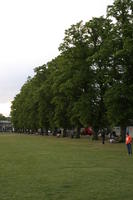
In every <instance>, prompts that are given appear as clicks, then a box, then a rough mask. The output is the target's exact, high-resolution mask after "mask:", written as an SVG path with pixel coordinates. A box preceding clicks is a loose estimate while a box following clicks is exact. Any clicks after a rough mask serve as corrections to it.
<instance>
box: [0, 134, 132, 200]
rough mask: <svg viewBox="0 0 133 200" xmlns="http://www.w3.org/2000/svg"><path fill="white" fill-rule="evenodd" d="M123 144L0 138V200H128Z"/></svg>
mask: <svg viewBox="0 0 133 200" xmlns="http://www.w3.org/2000/svg"><path fill="white" fill-rule="evenodd" d="M132 184H133V157H129V156H128V155H127V149H126V147H125V145H124V144H109V143H108V142H106V143H105V145H102V144H101V142H100V141H97V142H96V141H89V140H88V139H86V138H81V139H70V138H56V137H49V136H44V137H42V136H30V135H19V134H18V135H13V134H1V135H0V200H89V199H90V200H132V199H133V187H132Z"/></svg>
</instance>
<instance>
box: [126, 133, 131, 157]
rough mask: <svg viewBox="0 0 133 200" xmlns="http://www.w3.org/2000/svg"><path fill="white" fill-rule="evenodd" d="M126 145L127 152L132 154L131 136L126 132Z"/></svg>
mask: <svg viewBox="0 0 133 200" xmlns="http://www.w3.org/2000/svg"><path fill="white" fill-rule="evenodd" d="M126 145H127V150H128V154H129V155H132V137H131V135H129V133H127V134H126Z"/></svg>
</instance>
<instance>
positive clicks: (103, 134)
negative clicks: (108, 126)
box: [101, 129, 105, 144]
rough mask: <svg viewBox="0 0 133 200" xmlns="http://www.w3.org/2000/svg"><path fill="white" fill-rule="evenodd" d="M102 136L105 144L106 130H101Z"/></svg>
mask: <svg viewBox="0 0 133 200" xmlns="http://www.w3.org/2000/svg"><path fill="white" fill-rule="evenodd" d="M101 136H102V143H103V144H104V143H105V131H104V129H102V130H101Z"/></svg>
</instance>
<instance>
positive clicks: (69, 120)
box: [11, 0, 133, 138]
mask: <svg viewBox="0 0 133 200" xmlns="http://www.w3.org/2000/svg"><path fill="white" fill-rule="evenodd" d="M59 52H60V54H59V55H58V56H57V57H56V58H54V59H52V60H51V61H50V62H48V63H46V64H44V65H43V66H39V67H37V68H35V69H34V72H35V73H34V77H32V78H31V77H29V78H28V80H27V81H26V83H25V84H24V85H23V86H22V88H21V91H20V93H19V94H17V95H16V97H15V98H14V100H13V102H12V106H11V119H12V123H13V126H14V128H15V130H16V131H29V130H32V131H34V130H37V129H38V128H40V129H41V130H44V129H45V130H48V129H52V130H53V129H55V128H56V127H62V128H63V129H64V130H66V129H72V128H77V132H79V130H80V128H81V127H87V126H88V125H90V126H92V127H93V129H94V130H95V136H96V137H97V131H98V130H99V129H100V128H103V127H106V128H108V127H113V126H116V125H117V126H120V127H121V131H122V137H123V138H124V134H125V127H126V126H127V125H129V124H132V123H133V94H132V91H133V1H132V0H115V1H114V2H113V4H112V5H109V6H108V7H107V13H106V16H105V17H104V16H101V17H93V18H92V19H91V20H89V21H87V22H85V23H83V21H80V22H78V23H77V24H74V25H71V26H70V28H69V29H67V30H66V31H65V36H64V40H63V42H62V43H61V44H60V46H59Z"/></svg>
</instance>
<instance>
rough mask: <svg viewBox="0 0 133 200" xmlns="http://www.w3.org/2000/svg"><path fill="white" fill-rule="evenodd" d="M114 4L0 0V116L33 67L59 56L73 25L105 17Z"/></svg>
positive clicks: (101, 0)
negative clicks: (66, 35) (65, 32)
mask: <svg viewBox="0 0 133 200" xmlns="http://www.w3.org/2000/svg"><path fill="white" fill-rule="evenodd" d="M112 3H113V0H0V113H2V114H4V115H5V116H9V113H10V105H11V101H12V100H13V98H14V97H15V96H16V94H17V93H19V91H20V89H21V87H22V85H23V84H24V83H25V82H26V80H27V77H28V76H33V74H34V71H33V69H34V68H35V67H38V66H40V65H43V64H46V63H47V62H48V61H50V60H51V59H53V58H54V57H56V56H57V55H59V52H58V47H59V45H60V43H61V42H62V40H63V38H64V31H65V30H66V29H68V28H70V26H71V25H72V24H76V23H77V22H79V21H81V20H83V21H84V22H86V21H89V20H90V19H91V18H92V17H99V16H101V15H105V13H106V8H107V5H110V4H112Z"/></svg>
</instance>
